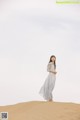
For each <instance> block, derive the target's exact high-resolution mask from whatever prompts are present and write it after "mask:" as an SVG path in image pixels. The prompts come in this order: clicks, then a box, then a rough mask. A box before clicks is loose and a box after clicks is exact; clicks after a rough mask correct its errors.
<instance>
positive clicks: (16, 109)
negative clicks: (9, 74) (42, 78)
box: [0, 101, 80, 120]
mask: <svg viewBox="0 0 80 120" xmlns="http://www.w3.org/2000/svg"><path fill="white" fill-rule="evenodd" d="M3 111H6V112H8V116H9V120H80V104H75V103H63V102H48V101H30V102H24V103H19V104H15V105H7V106H0V112H3Z"/></svg>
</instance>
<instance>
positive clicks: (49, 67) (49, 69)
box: [47, 63, 57, 74]
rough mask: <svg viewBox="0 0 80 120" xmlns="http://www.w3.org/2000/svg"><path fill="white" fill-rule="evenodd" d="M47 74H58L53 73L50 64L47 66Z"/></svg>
mask: <svg viewBox="0 0 80 120" xmlns="http://www.w3.org/2000/svg"><path fill="white" fill-rule="evenodd" d="M47 72H52V73H55V74H56V73H57V72H56V71H55V70H54V71H53V70H52V69H51V64H50V63H48V65H47Z"/></svg>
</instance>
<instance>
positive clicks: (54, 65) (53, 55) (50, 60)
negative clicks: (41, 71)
mask: <svg viewBox="0 0 80 120" xmlns="http://www.w3.org/2000/svg"><path fill="white" fill-rule="evenodd" d="M52 57H55V58H56V56H55V55H51V56H50V60H49V63H50V62H52V60H51V58H52ZM54 68H55V69H56V61H55V60H54Z"/></svg>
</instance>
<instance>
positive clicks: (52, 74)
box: [39, 55, 57, 101]
mask: <svg viewBox="0 0 80 120" xmlns="http://www.w3.org/2000/svg"><path fill="white" fill-rule="evenodd" d="M47 71H48V72H49V74H48V76H47V78H46V80H45V82H44V84H43V86H42V87H41V89H40V91H39V94H41V95H42V96H43V98H44V99H45V100H48V101H53V96H52V91H53V88H54V86H55V81H56V73H57V72H56V57H55V55H52V56H51V57H50V60H49V63H48V65H47Z"/></svg>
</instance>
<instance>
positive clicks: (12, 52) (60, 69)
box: [0, 0, 80, 106]
mask: <svg viewBox="0 0 80 120" xmlns="http://www.w3.org/2000/svg"><path fill="white" fill-rule="evenodd" d="M51 55H55V56H56V65H57V75H56V84H55V88H54V90H53V97H54V100H55V101H56V102H73V103H80V6H79V5H76V4H75V5H64V4H63V5H61V4H56V1H54V0H40V1H39V0H5V1H4V2H3V1H0V106H2V105H9V104H16V103H20V102H27V101H34V100H36V101H42V100H43V101H44V99H43V98H42V96H40V95H39V90H40V88H41V86H42V85H43V83H44V81H45V79H46V77H47V75H48V72H47V63H48V61H49V58H50V56H51Z"/></svg>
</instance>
